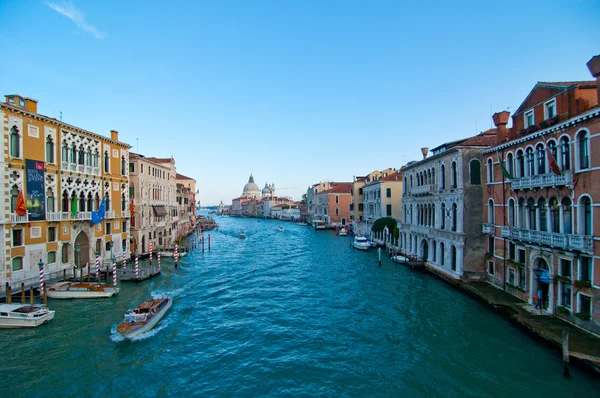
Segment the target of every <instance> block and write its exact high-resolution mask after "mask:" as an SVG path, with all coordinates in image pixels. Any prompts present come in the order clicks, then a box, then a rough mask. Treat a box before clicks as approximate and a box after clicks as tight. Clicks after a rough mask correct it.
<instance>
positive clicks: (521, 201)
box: [519, 198, 527, 229]
mask: <svg viewBox="0 0 600 398" xmlns="http://www.w3.org/2000/svg"><path fill="white" fill-rule="evenodd" d="M526 213H527V210H526V208H525V199H523V198H521V199H519V228H522V229H525V228H527V222H526V221H525V220H526V219H527V214H526Z"/></svg>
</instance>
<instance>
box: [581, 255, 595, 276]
mask: <svg viewBox="0 0 600 398" xmlns="http://www.w3.org/2000/svg"><path fill="white" fill-rule="evenodd" d="M593 261H594V260H593V259H592V258H591V257H586V256H581V257H580V259H579V273H578V274H579V277H578V278H577V280H580V281H586V282H589V281H591V278H592V264H593Z"/></svg>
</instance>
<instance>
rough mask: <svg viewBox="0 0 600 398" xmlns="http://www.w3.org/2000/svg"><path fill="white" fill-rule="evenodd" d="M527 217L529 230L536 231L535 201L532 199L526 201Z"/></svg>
mask: <svg viewBox="0 0 600 398" xmlns="http://www.w3.org/2000/svg"><path fill="white" fill-rule="evenodd" d="M527 215H528V220H527V221H529V229H537V218H536V216H535V201H534V200H533V198H529V199H528V200H527Z"/></svg>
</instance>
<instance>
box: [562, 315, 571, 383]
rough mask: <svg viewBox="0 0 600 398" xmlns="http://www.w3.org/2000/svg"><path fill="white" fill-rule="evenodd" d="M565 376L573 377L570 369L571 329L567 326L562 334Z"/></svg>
mask: <svg viewBox="0 0 600 398" xmlns="http://www.w3.org/2000/svg"><path fill="white" fill-rule="evenodd" d="M562 353H563V376H565V377H569V376H571V370H570V369H569V328H568V327H566V326H565V328H564V329H563V332H562Z"/></svg>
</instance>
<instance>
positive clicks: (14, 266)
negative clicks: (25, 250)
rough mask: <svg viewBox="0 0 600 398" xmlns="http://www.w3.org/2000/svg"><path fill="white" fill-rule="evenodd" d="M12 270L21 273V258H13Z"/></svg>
mask: <svg viewBox="0 0 600 398" xmlns="http://www.w3.org/2000/svg"><path fill="white" fill-rule="evenodd" d="M12 270H13V271H22V270H23V257H15V258H13V259H12Z"/></svg>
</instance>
